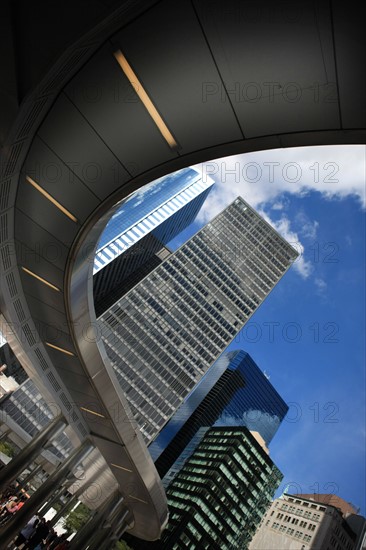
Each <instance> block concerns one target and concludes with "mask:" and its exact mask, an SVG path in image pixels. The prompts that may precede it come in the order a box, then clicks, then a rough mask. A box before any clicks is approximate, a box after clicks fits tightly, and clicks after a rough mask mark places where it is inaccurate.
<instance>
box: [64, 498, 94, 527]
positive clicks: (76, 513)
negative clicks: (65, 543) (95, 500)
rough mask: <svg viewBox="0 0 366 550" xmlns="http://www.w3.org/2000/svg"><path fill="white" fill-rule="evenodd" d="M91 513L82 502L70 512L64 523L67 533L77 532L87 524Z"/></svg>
mask: <svg viewBox="0 0 366 550" xmlns="http://www.w3.org/2000/svg"><path fill="white" fill-rule="evenodd" d="M90 514H91V511H90V510H89V508H87V507H86V506H85V504H83V503H82V502H81V503H80V504H79V506H78V507H77V508H75V510H73V511H72V512H70V514H69V515H68V516H67V518H66V519H65V521H64V524H63V527H64V529H66V530H67V531H72V532H76V531H78V530H79V529H81V527H82V526H83V525H84V524H85V523H86V522H87V520H88V518H89V516H90Z"/></svg>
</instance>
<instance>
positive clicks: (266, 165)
mask: <svg viewBox="0 0 366 550" xmlns="http://www.w3.org/2000/svg"><path fill="white" fill-rule="evenodd" d="M365 157H366V148H365V146H363V145H352V146H351V145H350V146H319V147H301V148H300V147H298V148H288V149H274V150H270V151H260V152H256V153H246V154H243V155H234V156H232V157H226V158H221V159H217V160H214V161H209V162H206V163H203V164H201V165H198V166H197V168H200V169H201V170H202V173H203V177H205V175H206V174H207V175H209V176H211V177H213V178H214V180H215V182H216V183H215V185H214V187H213V189H212V191H211V193H210V194H209V195H208V197H207V199H206V201H205V204H204V205H203V207H202V208H201V211H200V213H199V216H198V220H199V221H200V222H202V223H207V222H208V221H209V220H211V219H212V217H213V216H215V215H216V214H218V213H219V212H221V210H223V209H224V208H225V207H226V206H227V205H228V204H230V203H231V202H233V201H234V200H235V198H236V197H237V196H238V195H240V196H242V197H243V199H244V200H245V201H247V202H248V203H249V204H250V205H251V206H252V207H253V208H255V209H256V210H257V211H259V210H261V215H263V216H264V217H265V218H266V219H267V221H268V222H269V223H271V225H272V226H273V227H275V229H276V230H277V231H278V232H279V233H280V234H281V235H282V236H283V237H284V238H285V239H286V240H287V241H289V242H291V243H292V244H293V246H294V248H296V249H297V250H298V252H300V256H299V258H298V259H297V260H296V262H295V263H294V268H295V269H296V270H297V271H298V273H299V274H300V275H301V276H302V277H304V278H306V277H308V276H309V275H310V273H311V272H312V266H311V264H310V262H308V261H306V260H305V259H304V255H303V252H304V246H303V244H302V243H301V239H300V237H301V238H311V239H315V238H316V234H317V229H318V226H319V223H318V221H316V220H310V219H309V218H307V217H306V216H305V214H303V213H301V212H300V213H299V214H298V215H297V219H296V217H295V219H294V220H292V221H290V220H289V219H288V218H287V217H285V216H282V218H281V219H280V220H279V221H277V222H273V221H272V220H271V219H270V218H269V216H268V215H267V214H266V213H265V211H264V209H267V210H268V209H272V210H275V211H276V210H277V211H281V210H284V208H286V206H287V205H286V198H285V197H284V194H285V193H290V194H294V195H296V196H305V195H306V194H308V193H309V192H310V191H317V192H319V193H321V194H322V196H323V197H324V198H326V199H329V200H330V199H338V200H339V199H342V198H345V197H347V196H355V197H356V198H357V199H358V200H359V202H360V206H362V207H366V189H365ZM301 218H302V219H301ZM292 222H297V223H300V224H301V229H300V230H299V232H300V235H299V234H298V233H297V232H296V231H294V230H293V228H292V227H290V226H291V223H292Z"/></svg>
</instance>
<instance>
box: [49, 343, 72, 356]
mask: <svg viewBox="0 0 366 550" xmlns="http://www.w3.org/2000/svg"><path fill="white" fill-rule="evenodd" d="M45 344H46V345H47V346H49V347H50V348H53V349H57V351H62V353H65V354H66V355H72V357H75V356H74V354H73V353H72V351H68V350H67V349H64V348H60V347H59V346H55V344H51V343H50V342H45Z"/></svg>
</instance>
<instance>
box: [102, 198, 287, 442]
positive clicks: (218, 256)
mask: <svg viewBox="0 0 366 550" xmlns="http://www.w3.org/2000/svg"><path fill="white" fill-rule="evenodd" d="M296 256H297V252H296V251H295V250H294V249H293V248H292V247H291V246H290V245H289V243H287V242H286V241H285V240H284V239H283V238H282V237H281V236H280V235H279V234H278V233H277V232H276V231H275V230H274V229H273V227H271V226H270V225H269V224H268V223H267V222H266V221H265V220H264V219H263V218H262V217H261V216H259V214H258V213H257V212H256V211H255V210H253V209H252V208H251V207H250V206H249V205H248V204H247V203H246V202H245V201H244V200H243V199H242V198H240V197H238V198H237V199H236V200H235V201H234V202H233V203H232V204H231V205H229V206H228V207H227V208H226V209H225V210H223V212H221V213H220V214H218V215H217V216H216V217H215V218H214V219H213V220H212V221H211V222H210V223H209V224H207V225H206V226H205V227H203V228H202V229H201V230H200V231H198V232H197V233H196V234H195V235H194V236H193V237H191V239H189V240H188V241H187V242H186V243H185V244H184V245H182V246H181V247H180V248H179V249H178V250H177V251H176V252H174V253H173V254H171V255H170V256H169V257H168V258H167V259H166V260H164V261H163V262H162V263H161V264H160V265H159V266H158V267H156V268H155V269H154V270H153V271H152V272H151V273H149V274H148V275H147V276H146V277H145V278H144V279H142V281H140V282H139V283H138V284H137V285H136V286H134V287H133V288H132V289H131V290H129V291H128V292H127V293H126V294H125V295H124V296H123V297H122V298H121V299H120V300H118V301H117V302H116V303H115V304H114V305H113V306H111V307H110V308H109V309H108V311H106V312H105V313H104V314H103V315H102V316H100V317H99V327H100V333H101V335H102V340H103V342H104V345H105V349H106V352H107V354H108V356H109V359H110V360H111V362H112V365H113V367H114V371H115V373H116V376H117V379H118V381H119V383H120V384H121V386H122V388H123V390H124V393H125V395H126V397H127V399H128V401H129V405H130V407H131V411H132V414H133V416H134V418H135V420H136V422H137V424H138V426H139V427H140V430H141V433H142V434H143V436H144V438H145V441H146V442H147V443H150V442H151V441H152V440H153V439H154V438H155V437H156V436H157V434H158V433H159V432H160V430H161V428H162V427H163V426H164V425H165V424H166V423H167V422H168V420H169V419H170V418H171V417H172V415H173V414H174V413H175V411H176V410H177V408H178V407H179V406H180V405H181V403H182V402H183V401H184V399H185V398H186V397H187V395H188V394H189V393H190V392H191V390H192V389H193V388H194V386H195V385H196V384H197V382H198V381H199V380H200V379H201V378H202V376H203V375H204V374H205V372H206V371H207V370H208V369H209V367H210V366H211V365H212V364H213V363H214V362H215V361H216V360H217V359H218V357H219V356H220V355H221V353H222V352H223V351H224V350H225V349H226V347H227V346H228V345H229V344H230V342H231V341H232V340H233V338H234V337H235V336H236V335H237V333H238V332H239V331H240V330H241V328H242V327H243V326H244V324H245V323H246V321H247V320H248V319H249V318H250V317H251V315H252V314H253V313H254V311H255V310H256V308H257V307H258V306H259V305H260V304H261V303H262V302H263V300H264V299H265V297H266V296H267V295H268V294H269V292H270V291H271V290H272V288H273V287H274V286H275V284H276V283H277V282H278V281H279V280H280V278H281V277H282V276H283V275H284V273H285V272H286V271H287V270H288V268H289V267H290V265H291V264H292V262H293V261H294V259H295V258H296Z"/></svg>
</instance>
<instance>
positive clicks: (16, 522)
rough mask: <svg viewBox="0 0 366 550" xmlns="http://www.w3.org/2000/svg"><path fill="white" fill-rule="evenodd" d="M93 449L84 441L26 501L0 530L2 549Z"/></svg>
mask: <svg viewBox="0 0 366 550" xmlns="http://www.w3.org/2000/svg"><path fill="white" fill-rule="evenodd" d="M93 449H94V446H93V445H92V443H91V442H90V441H88V440H85V441H84V442H83V443H82V444H81V445H80V447H78V448H77V449H75V450H74V451H73V452H72V453H71V455H70V456H69V457H68V458H67V459H66V460H65V461H64V462H63V463H62V464H61V465H60V466H59V468H57V469H56V470H55V471H54V472H53V473H52V474H51V475H50V476H49V478H48V479H47V480H46V481H45V482H44V483H43V485H41V487H40V488H39V489H37V491H36V492H35V493H34V494H33V495H32V496H31V498H30V499H28V501H27V502H25V504H24V505H23V506H22V508H21V509H20V510H19V511H18V512H16V514H14V516H12V517H11V518H10V520H9V521H8V522H7V523H6V524H5V525H4V527H2V528H1V529H0V540H1V543H2V545H3V547H4V548H6V545H7V544H9V542H10V541H11V540H12V539H13V538H14V534H15V533H17V532H18V531H20V529H21V528H22V527H23V525H25V523H26V522H27V521H28V520H29V519H30V518H31V517H32V516H33V515H34V514H36V513H37V511H38V509H39V508H40V507H41V506H42V504H43V503H44V502H45V501H46V500H47V499H48V498H49V497H50V496H51V495H52V494H53V492H54V491H55V488H57V487H58V485H59V484H60V483H61V482H62V481H63V480H64V479H65V477H66V476H67V475H68V473H69V471H70V470H72V469H73V468H75V467H76V466H77V465H78V464H79V463H80V462H82V461H83V460H84V459H85V458H86V457H87V456H88V455H89V454H90V453H91V451H92V450H93Z"/></svg>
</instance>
